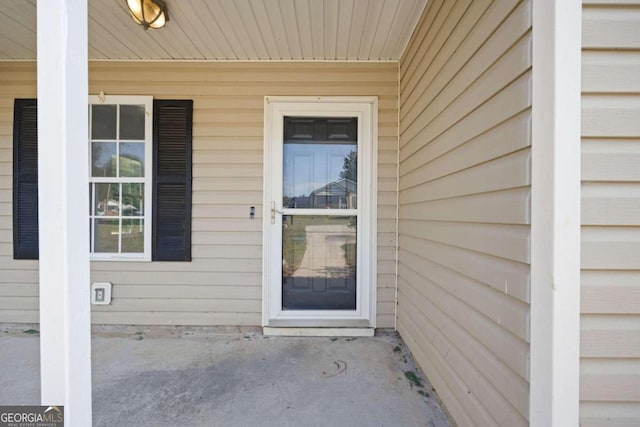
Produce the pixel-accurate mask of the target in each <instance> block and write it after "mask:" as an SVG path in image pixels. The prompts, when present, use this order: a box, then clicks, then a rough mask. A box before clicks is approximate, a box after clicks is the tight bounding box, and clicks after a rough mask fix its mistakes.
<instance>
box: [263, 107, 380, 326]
mask: <svg viewBox="0 0 640 427" xmlns="http://www.w3.org/2000/svg"><path fill="white" fill-rule="evenodd" d="M264 112H265V117H264V205H263V206H264V214H263V269H262V272H263V273H262V274H263V298H262V301H263V310H262V314H263V316H262V326H265V327H368V328H375V326H376V300H377V299H376V286H377V285H376V283H377V280H376V263H377V250H376V248H377V234H376V233H377V227H376V223H377V162H378V157H377V153H378V133H377V129H378V98H377V97H366V96H363V97H269V96H267V97H265V105H264ZM285 116H294V117H304V116H307V117H357V118H358V182H359V191H358V196H357V197H358V209H330V210H326V209H322V210H321V211H320V212H318V211H317V210H313V209H283V206H282V174H283V171H282V154H283V143H282V140H283V122H284V118H285ZM272 202H274V203H275V211H276V214H275V223H274V224H272V223H271V203H272ZM329 211H335V214H336V215H339V216H344V215H349V214H350V213H352V212H358V211H359V213H360V216H359V223H358V230H357V233H358V234H357V245H358V248H359V250H358V262H357V267H356V268H357V272H356V277H357V279H356V280H357V282H356V309H355V310H282V282H281V274H282V269H281V267H280V268H279V267H278V266H281V265H282V257H281V254H282V237H281V236H282V235H281V231H282V216H283V214H285V215H286V214H296V213H298V214H304V213H307V214H312V213H314V212H317V213H320V214H329V213H331V212H329Z"/></svg>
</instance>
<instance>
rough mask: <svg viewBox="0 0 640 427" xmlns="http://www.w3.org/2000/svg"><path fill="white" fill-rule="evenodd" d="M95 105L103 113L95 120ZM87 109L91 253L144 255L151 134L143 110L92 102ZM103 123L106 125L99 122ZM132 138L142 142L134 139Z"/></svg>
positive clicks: (135, 105) (131, 106) (132, 106)
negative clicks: (125, 123) (125, 114)
mask: <svg viewBox="0 0 640 427" xmlns="http://www.w3.org/2000/svg"><path fill="white" fill-rule="evenodd" d="M96 106H97V108H98V109H100V110H99V111H100V114H98V115H97V116H96V117H93V113H94V107H96ZM122 106H125V107H126V108H125V110H126V111H127V114H129V117H128V118H127V120H128V128H127V129H126V132H125V136H128V138H126V139H125V138H122V139H121V138H120V136H123V132H122V127H123V124H122V114H123V108H122ZM109 107H111V109H109ZM114 109H115V117H113V114H112V112H113V110H114ZM89 111H90V121H89V123H90V127H91V129H90V131H89V136H90V138H89V148H90V152H91V156H90V171H91V174H90V178H89V181H90V184H89V191H90V203H91V205H90V207H89V225H90V239H91V240H90V242H91V245H90V247H91V253H93V254H101V255H109V256H113V255H117V256H118V257H120V256H123V257H127V256H129V257H130V256H132V255H138V256H139V255H143V254H145V253H146V250H145V246H146V241H147V239H145V234H146V231H145V225H146V222H145V219H146V217H147V216H148V213H147V212H145V208H146V206H145V204H146V203H145V201H146V199H147V196H148V194H147V193H148V191H150V185H149V180H148V177H147V170H146V169H147V164H148V162H147V157H148V155H149V154H150V150H149V148H148V147H147V145H148V143H149V142H150V141H149V137H150V135H147V133H148V132H147V129H148V127H147V123H146V122H147V120H148V118H146V115H145V112H144V111H145V106H144V105H137V104H135V103H133V104H131V105H129V104H104V105H103V104H93V105H91V108H90V109H89ZM101 119H104V121H105V122H106V123H100V122H98V121H99V120H101ZM113 119H115V120H113ZM109 123H111V124H109ZM94 125H98V126H97V128H96V129H94V128H93V126H94ZM109 126H112V127H111V129H109ZM113 127H115V129H113ZM93 136H98V137H100V136H103V137H102V138H93ZM104 136H107V138H104ZM131 136H135V137H138V136H142V137H143V138H144V139H137V138H133V139H132V138H131ZM145 184H147V185H145Z"/></svg>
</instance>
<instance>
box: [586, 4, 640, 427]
mask: <svg viewBox="0 0 640 427" xmlns="http://www.w3.org/2000/svg"><path fill="white" fill-rule="evenodd" d="M581 293H582V298H581V299H582V316H581V356H582V357H581V363H580V371H581V376H580V418H581V419H580V422H581V426H584V427H587V426H589V427H590V426H604V425H607V426H638V425H640V1H637V0H636V1H617V2H610V1H593V0H589V1H585V2H584V4H583V52H582V289H581Z"/></svg>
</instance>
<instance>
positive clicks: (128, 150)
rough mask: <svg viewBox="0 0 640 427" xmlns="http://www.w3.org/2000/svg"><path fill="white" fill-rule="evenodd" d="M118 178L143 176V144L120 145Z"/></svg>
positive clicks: (127, 143) (128, 143) (129, 143)
mask: <svg viewBox="0 0 640 427" xmlns="http://www.w3.org/2000/svg"><path fill="white" fill-rule="evenodd" d="M120 176H144V142H121V143H120Z"/></svg>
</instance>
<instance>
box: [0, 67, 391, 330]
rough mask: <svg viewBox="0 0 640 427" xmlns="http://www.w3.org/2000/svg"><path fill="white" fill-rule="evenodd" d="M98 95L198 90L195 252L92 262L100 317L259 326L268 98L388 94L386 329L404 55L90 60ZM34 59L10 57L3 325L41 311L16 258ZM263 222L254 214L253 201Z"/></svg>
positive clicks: (383, 245) (1, 235)
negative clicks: (20, 134)
mask: <svg viewBox="0 0 640 427" xmlns="http://www.w3.org/2000/svg"><path fill="white" fill-rule="evenodd" d="M89 78H90V85H89V90H90V93H98V92H100V91H104V92H105V93H106V94H111V95H116V94H117V95H152V96H154V97H155V98H170V99H193V100H194V116H193V118H194V127H193V136H194V138H193V175H194V180H193V234H192V236H193V261H192V262H190V263H180V262H175V263H174V262H171V263H161V262H150V263H139V262H93V263H92V266H91V278H92V280H93V281H110V282H112V283H113V284H114V287H113V303H112V304H111V305H110V306H106V307H94V308H93V322H94V323H124V324H200V325H259V324H260V322H261V312H262V288H261V286H262V273H261V271H262V215H263V209H262V173H263V172H262V171H263V167H262V162H263V149H262V147H263V103H264V96H266V95H271V96H276V95H292V96H296V95H317V96H341V95H345V96H349V95H351V96H353V95H356V96H357V95H362V96H378V97H379V112H378V113H379V139H378V144H379V153H378V160H379V166H378V189H379V192H378V202H379V207H378V261H377V266H378V278H377V284H378V304H377V310H378V316H377V323H378V327H393V326H394V312H395V304H394V300H395V244H396V237H395V236H396V220H395V216H396V200H397V196H396V188H397V187H396V182H397V177H396V169H397V167H396V162H397V126H398V125H397V117H398V114H397V107H398V101H397V96H398V82H397V66H396V64H384V63H377V64H376V63H360V64H355V63H296V62H291V63H167V62H163V63H133V62H122V63H107V62H96V63H91V64H90V69H89ZM35 84H36V73H35V64H34V63H7V62H4V63H0V322H36V321H37V320H38V285H37V283H38V272H37V266H38V265H37V262H33V261H15V260H13V259H12V253H13V252H12V251H13V249H12V230H11V227H12V224H11V215H12V211H11V210H12V208H11V198H12V196H11V186H12V178H11V175H12V169H11V161H12V136H11V135H12V122H13V99H14V98H18V97H23V98H24V97H31V98H32V97H35V96H36V87H35ZM250 206H256V219H255V220H253V221H251V220H249V207H250Z"/></svg>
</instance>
